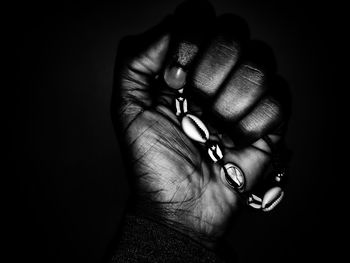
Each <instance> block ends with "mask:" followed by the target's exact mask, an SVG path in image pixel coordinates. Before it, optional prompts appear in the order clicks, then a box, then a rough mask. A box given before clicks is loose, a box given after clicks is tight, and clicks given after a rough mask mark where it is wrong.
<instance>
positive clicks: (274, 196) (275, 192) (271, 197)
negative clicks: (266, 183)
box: [261, 186, 284, 212]
mask: <svg viewBox="0 0 350 263" xmlns="http://www.w3.org/2000/svg"><path fill="white" fill-rule="evenodd" d="M283 195H284V192H283V190H282V188H281V187H279V186H275V187H272V188H271V189H269V190H268V191H267V192H266V193H265V194H264V197H263V200H262V205H261V208H262V210H263V211H265V212H267V211H271V210H272V209H274V208H275V207H276V206H277V205H278V204H279V203H280V202H281V200H282V198H283Z"/></svg>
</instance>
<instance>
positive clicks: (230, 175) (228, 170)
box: [221, 163, 245, 191]
mask: <svg viewBox="0 0 350 263" xmlns="http://www.w3.org/2000/svg"><path fill="white" fill-rule="evenodd" d="M221 173H222V177H224V178H225V179H226V182H227V183H228V184H229V185H230V186H232V187H233V188H234V189H236V190H238V191H242V190H243V188H244V184H245V177H244V174H243V172H242V170H241V169H239V168H238V167H237V166H236V165H234V164H232V163H227V164H225V165H224V167H223V168H222V169H221Z"/></svg>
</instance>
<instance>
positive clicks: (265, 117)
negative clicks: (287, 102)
mask: <svg viewBox="0 0 350 263" xmlns="http://www.w3.org/2000/svg"><path fill="white" fill-rule="evenodd" d="M280 119H281V110H280V107H279V105H278V104H277V103H276V102H274V100H273V99H272V98H271V97H267V98H264V99H263V100H262V101H261V102H260V104H259V105H258V106H257V107H256V108H254V110H253V111H252V112H251V113H250V114H249V115H248V116H246V117H245V118H244V119H242V120H241V121H240V123H239V127H240V129H241V130H242V131H243V132H244V133H247V134H260V133H262V132H263V131H266V130H268V129H271V126H273V125H274V124H275V123H276V122H278V121H279V120H280Z"/></svg>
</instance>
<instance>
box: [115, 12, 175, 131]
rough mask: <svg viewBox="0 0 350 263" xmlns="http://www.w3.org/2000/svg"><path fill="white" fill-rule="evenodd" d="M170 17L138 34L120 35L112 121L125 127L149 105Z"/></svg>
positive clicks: (163, 49) (163, 53) (163, 50)
mask: <svg viewBox="0 0 350 263" xmlns="http://www.w3.org/2000/svg"><path fill="white" fill-rule="evenodd" d="M170 22H171V17H167V18H165V19H164V20H163V21H162V22H161V23H160V24H158V25H157V26H155V27H154V28H152V29H150V30H148V31H147V32H144V33H142V34H141V35H137V36H127V37H125V38H123V39H122V40H121V41H120V43H119V47H118V51H117V57H116V63H115V72H114V87H113V95H112V116H113V120H114V121H115V120H121V123H122V124H123V126H125V125H126V126H127V125H128V124H129V123H130V122H131V121H132V120H133V119H134V118H135V117H136V116H137V115H138V114H139V113H140V112H142V111H143V109H144V108H146V107H149V106H151V104H152V96H151V94H152V88H154V85H152V82H154V79H155V76H156V75H157V74H158V73H160V71H161V69H162V68H163V64H164V61H165V58H166V54H167V51H168V48H169V42H170V33H169V28H170Z"/></svg>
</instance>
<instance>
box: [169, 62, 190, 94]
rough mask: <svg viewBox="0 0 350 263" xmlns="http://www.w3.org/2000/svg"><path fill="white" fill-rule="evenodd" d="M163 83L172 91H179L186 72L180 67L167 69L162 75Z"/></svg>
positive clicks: (183, 83)
mask: <svg viewBox="0 0 350 263" xmlns="http://www.w3.org/2000/svg"><path fill="white" fill-rule="evenodd" d="M164 80H165V83H166V84H167V85H168V86H169V87H170V88H173V89H177V90H178V89H181V88H182V87H183V86H184V85H185V83H186V72H185V71H184V70H183V69H182V68H181V67H176V66H173V67H168V68H167V69H166V70H165V73H164Z"/></svg>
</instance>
